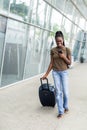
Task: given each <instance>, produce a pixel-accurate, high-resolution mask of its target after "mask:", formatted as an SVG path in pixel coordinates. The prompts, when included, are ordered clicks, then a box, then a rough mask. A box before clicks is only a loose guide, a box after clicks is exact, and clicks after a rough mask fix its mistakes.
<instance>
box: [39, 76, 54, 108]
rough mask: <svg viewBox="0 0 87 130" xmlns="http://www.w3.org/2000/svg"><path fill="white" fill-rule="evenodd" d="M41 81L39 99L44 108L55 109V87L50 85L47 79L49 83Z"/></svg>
mask: <svg viewBox="0 0 87 130" xmlns="http://www.w3.org/2000/svg"><path fill="white" fill-rule="evenodd" d="M40 81H41V86H40V87H39V99H40V102H41V104H42V105H43V106H51V107H54V106H55V104H56V101H55V88H54V86H52V85H50V84H49V83H48V79H47V78H46V81H47V82H46V83H42V79H40Z"/></svg>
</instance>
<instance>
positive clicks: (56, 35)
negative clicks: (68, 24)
mask: <svg viewBox="0 0 87 130" xmlns="http://www.w3.org/2000/svg"><path fill="white" fill-rule="evenodd" d="M57 37H62V39H63V46H65V42H64V35H63V33H62V32H61V31H57V32H56V33H55V39H56V38H57Z"/></svg>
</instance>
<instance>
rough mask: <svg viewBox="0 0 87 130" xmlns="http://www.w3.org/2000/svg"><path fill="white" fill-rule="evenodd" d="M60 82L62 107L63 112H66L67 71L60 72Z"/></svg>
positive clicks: (67, 97)
mask: <svg viewBox="0 0 87 130" xmlns="http://www.w3.org/2000/svg"><path fill="white" fill-rule="evenodd" d="M61 82H62V91H63V107H64V109H65V110H68V102H69V101H68V100H69V94H68V72H67V70H66V71H62V73H61Z"/></svg>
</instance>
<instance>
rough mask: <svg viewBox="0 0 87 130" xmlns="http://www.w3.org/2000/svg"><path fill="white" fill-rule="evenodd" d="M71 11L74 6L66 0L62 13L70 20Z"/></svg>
mask: <svg viewBox="0 0 87 130" xmlns="http://www.w3.org/2000/svg"><path fill="white" fill-rule="evenodd" d="M73 11H74V6H73V4H72V3H71V2H70V1H68V0H67V1H66V4H65V9H64V13H65V15H67V17H68V18H70V19H71V20H72V17H73Z"/></svg>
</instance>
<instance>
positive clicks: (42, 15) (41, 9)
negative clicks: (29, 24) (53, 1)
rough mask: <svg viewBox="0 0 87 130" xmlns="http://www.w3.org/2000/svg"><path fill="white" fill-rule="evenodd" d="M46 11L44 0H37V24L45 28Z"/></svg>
mask: <svg viewBox="0 0 87 130" xmlns="http://www.w3.org/2000/svg"><path fill="white" fill-rule="evenodd" d="M46 13H47V4H46V3H45V2H44V1H42V0H39V6H38V17H37V21H38V25H39V26H41V27H44V28H46Z"/></svg>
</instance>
